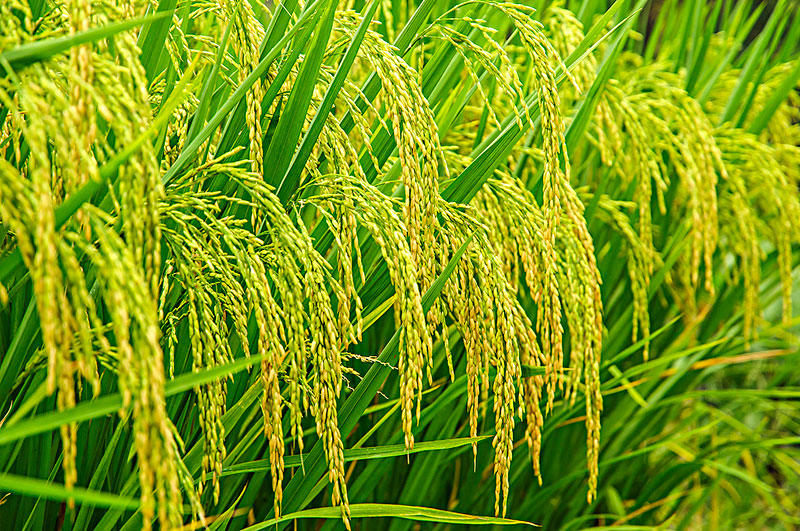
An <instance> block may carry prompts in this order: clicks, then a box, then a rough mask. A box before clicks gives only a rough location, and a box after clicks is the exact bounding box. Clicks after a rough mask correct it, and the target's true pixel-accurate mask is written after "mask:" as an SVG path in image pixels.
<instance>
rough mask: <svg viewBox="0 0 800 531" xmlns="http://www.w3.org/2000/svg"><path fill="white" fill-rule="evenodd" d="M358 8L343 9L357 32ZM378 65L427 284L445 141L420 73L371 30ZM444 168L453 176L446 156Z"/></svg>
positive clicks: (344, 20)
mask: <svg viewBox="0 0 800 531" xmlns="http://www.w3.org/2000/svg"><path fill="white" fill-rule="evenodd" d="M359 19H360V16H359V15H357V14H356V13H353V12H349V11H348V12H342V13H339V14H338V18H337V21H338V23H339V24H340V25H341V27H342V30H343V31H345V32H350V33H353V32H355V30H356V28H357V24H358V23H359V22H360V20H359ZM359 53H360V55H361V56H362V57H363V58H364V59H365V60H366V61H367V62H368V63H369V64H370V65H371V66H372V67H373V68H374V69H375V72H376V74H377V75H378V78H379V79H380V80H381V83H382V84H383V95H384V102H385V104H386V115H387V116H388V118H389V120H388V121H389V122H390V123H391V124H392V128H393V133H394V137H395V140H396V143H397V148H398V152H399V159H400V165H401V167H402V181H403V186H404V188H405V196H406V201H405V210H404V214H405V225H406V230H407V238H408V241H409V246H410V249H411V255H412V256H413V257H414V261H415V265H416V267H417V270H418V275H419V279H420V284H421V287H422V288H423V289H427V287H428V286H429V285H430V284H431V283H432V282H433V280H434V270H435V264H434V262H435V256H434V255H435V241H434V228H433V226H434V220H435V217H436V205H437V201H436V198H437V197H438V195H439V183H438V173H439V162H440V158H441V157H440V153H441V151H442V150H441V146H440V144H439V137H438V133H437V130H438V128H437V125H436V120H435V118H434V116H433V112H432V111H431V109H430V106H429V104H428V101H427V99H426V98H425V96H424V95H423V94H422V88H421V86H420V82H419V76H418V74H417V72H416V71H415V70H414V69H413V68H412V67H411V66H410V65H409V64H408V63H406V62H405V61H404V60H403V59H402V58H401V57H400V56H399V55H398V54H397V50H396V48H394V46H392V45H390V44H389V43H387V42H386V41H384V40H383V39H382V38H381V37H380V35H378V34H377V33H376V32H374V31H372V30H368V31H367V34H366V36H365V38H364V42H363V44H362V46H361V49H360V50H359ZM441 162H442V165H443V173H444V174H445V176H448V175H449V172H448V170H447V165H446V164H445V163H444V160H442V161H441Z"/></svg>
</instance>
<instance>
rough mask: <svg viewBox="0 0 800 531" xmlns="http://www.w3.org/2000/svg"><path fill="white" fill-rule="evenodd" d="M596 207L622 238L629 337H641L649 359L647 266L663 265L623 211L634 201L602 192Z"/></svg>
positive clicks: (599, 216) (605, 221)
mask: <svg viewBox="0 0 800 531" xmlns="http://www.w3.org/2000/svg"><path fill="white" fill-rule="evenodd" d="M597 204H598V207H599V208H598V210H597V211H596V215H597V216H598V218H599V219H601V220H602V221H603V222H604V223H606V224H607V225H608V226H609V227H611V228H612V229H614V230H615V231H616V232H617V233H618V234H619V235H620V236H621V237H622V239H623V240H624V241H625V243H626V245H627V248H626V255H627V266H628V278H629V279H630V282H631V294H632V295H633V321H632V327H631V328H632V331H631V340H632V341H636V340H638V339H639V337H640V336H641V337H642V338H643V339H644V340H645V341H644V346H643V347H642V357H643V358H644V360H645V361H647V359H648V358H649V352H650V342H649V341H648V340H647V338H648V337H649V336H650V313H649V301H648V297H649V295H648V290H649V287H650V276H651V267H652V264H653V263H654V262H655V263H656V264H657V265H658V266H659V267H661V266H663V263H662V261H661V258H660V256H659V255H658V254H657V253H654V251H652V249H651V248H650V247H649V246H648V245H647V244H646V243H644V242H643V241H642V240H641V238H640V237H639V235H638V234H637V233H636V231H635V230H634V228H633V227H632V226H631V224H630V220H629V219H628V216H627V214H626V213H625V211H626V210H627V209H632V208H634V207H635V206H636V205H635V203H630V204H629V203H625V202H623V201H614V200H612V199H611V198H609V197H608V196H606V195H603V196H601V197H600V199H599V200H598V202H597Z"/></svg>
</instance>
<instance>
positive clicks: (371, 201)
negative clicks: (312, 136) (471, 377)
mask: <svg viewBox="0 0 800 531" xmlns="http://www.w3.org/2000/svg"><path fill="white" fill-rule="evenodd" d="M320 182H321V183H323V184H324V186H323V187H321V188H323V189H324V190H325V192H323V193H322V194H319V195H317V196H314V197H310V198H308V200H309V201H311V202H312V203H313V204H315V205H317V206H318V207H319V208H320V211H321V213H322V214H323V216H324V217H325V219H326V220H328V223H329V225H330V224H335V223H336V220H335V219H334V213H335V212H336V211H337V209H341V210H340V211H343V212H344V213H345V214H346V215H348V216H349V215H352V216H353V217H354V219H355V220H356V221H357V222H358V224H359V225H360V226H361V227H363V228H364V229H366V231H367V232H368V233H369V235H370V236H371V237H372V238H373V239H374V241H375V243H376V244H377V245H378V247H379V248H380V250H381V254H382V257H383V259H384V262H385V263H386V265H387V268H388V270H389V277H390V279H391V282H392V285H393V286H394V288H395V293H396V299H395V304H394V314H395V321H396V323H397V326H398V328H399V329H400V330H401V336H400V361H399V371H400V396H401V399H400V400H401V405H402V413H401V415H402V424H403V433H404V435H405V442H406V446H407V447H408V448H411V447H412V446H413V444H414V436H413V433H412V424H413V411H414V408H415V403H416V411H417V417H418V416H419V407H420V400H421V394H422V384H423V369H424V365H423V363H424V360H426V359H429V358H430V351H431V349H432V344H431V337H430V335H429V333H428V330H427V328H426V324H425V315H424V313H423V309H422V298H421V295H420V289H419V286H418V285H417V282H416V278H417V274H416V269H415V267H414V260H413V257H412V256H411V251H410V249H409V245H408V242H407V241H406V239H405V236H404V235H405V226H404V223H403V220H402V219H400V217H399V216H398V215H397V212H396V211H395V205H394V201H393V200H391V199H390V198H389V197H387V196H385V195H383V194H382V193H381V192H380V191H379V190H378V189H377V188H376V187H374V186H373V185H371V184H369V183H367V182H366V180H364V179H363V178H359V177H358V176H349V175H347V174H340V175H333V174H332V175H326V176H324V177H320ZM368 266H369V265H368ZM401 327H402V328H401Z"/></svg>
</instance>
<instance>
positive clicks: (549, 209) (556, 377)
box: [498, 3, 570, 411]
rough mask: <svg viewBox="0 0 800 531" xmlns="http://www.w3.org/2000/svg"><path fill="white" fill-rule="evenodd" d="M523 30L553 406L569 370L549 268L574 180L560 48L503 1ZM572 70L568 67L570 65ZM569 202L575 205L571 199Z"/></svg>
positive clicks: (544, 327)
mask: <svg viewBox="0 0 800 531" xmlns="http://www.w3.org/2000/svg"><path fill="white" fill-rule="evenodd" d="M498 8H499V9H501V10H502V11H503V12H504V13H505V14H506V16H508V17H509V19H510V20H511V21H512V22H513V23H514V26H515V28H516V29H517V31H519V35H520V38H521V40H522V43H523V45H524V46H525V49H526V50H527V52H528V55H529V57H530V58H531V61H532V62H533V73H534V76H532V77H533V78H534V83H535V89H536V92H537V97H538V102H539V108H540V109H541V116H542V120H541V123H542V135H543V140H544V173H543V175H542V189H543V205H542V212H543V215H544V220H545V224H544V227H543V234H544V236H543V238H544V245H545V262H544V269H545V279H546V280H545V289H544V293H545V295H544V296H545V298H546V302H545V304H544V315H543V317H544V318H543V319H542V321H541V324H539V323H537V325H538V326H539V331H540V334H541V336H542V341H543V345H544V354H545V356H547V357H548V358H549V359H550V360H551V361H550V362H549V363H548V364H547V375H546V376H545V380H546V381H547V386H548V400H547V409H548V411H549V410H550V409H551V408H552V407H553V403H554V397H555V389H556V386H557V385H559V386H561V384H559V383H558V382H559V381H561V380H560V377H561V375H562V374H563V367H564V363H563V357H564V356H563V347H562V335H563V330H562V327H561V322H560V319H559V315H560V312H559V310H558V304H559V303H558V290H559V288H558V285H556V284H554V283H553V280H552V279H553V276H554V275H553V274H552V272H551V271H549V270H550V269H551V268H556V267H557V264H556V262H557V257H556V251H555V245H556V232H557V230H558V223H559V220H560V218H561V211H562V208H563V206H564V201H563V198H562V195H563V193H564V189H565V188H568V187H569V186H570V185H569V180H568V179H569V163H568V161H567V157H566V151H565V150H563V149H562V148H563V146H564V123H563V121H562V119H561V112H560V105H561V103H560V98H559V95H558V90H557V84H556V80H555V73H554V68H553V65H554V63H555V62H556V61H559V59H558V54H557V53H556V52H555V50H554V49H553V46H552V45H551V44H550V43H549V42H548V40H547V38H546V37H545V35H544V31H543V27H542V25H541V24H540V23H539V22H537V21H535V20H533V18H531V15H530V10H529V9H528V8H524V7H522V6H519V5H516V4H510V3H502V4H499V5H498ZM564 71H566V68H564ZM562 156H563V158H564V161H565V165H566V168H567V174H566V182H564V177H562V175H563V174H562V172H561V169H560V168H561V162H560V160H561V157H562ZM567 206H569V205H567Z"/></svg>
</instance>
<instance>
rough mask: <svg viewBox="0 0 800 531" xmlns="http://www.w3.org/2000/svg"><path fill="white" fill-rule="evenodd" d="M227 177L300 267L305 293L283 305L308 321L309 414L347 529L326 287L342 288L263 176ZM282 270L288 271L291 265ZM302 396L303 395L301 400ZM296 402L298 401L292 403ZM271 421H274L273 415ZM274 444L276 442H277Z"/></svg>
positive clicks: (336, 363) (295, 379) (337, 379)
mask: <svg viewBox="0 0 800 531" xmlns="http://www.w3.org/2000/svg"><path fill="white" fill-rule="evenodd" d="M231 176H232V178H233V179H234V180H236V181H237V182H238V183H239V184H240V185H241V186H242V187H243V189H244V190H245V191H246V192H247V193H248V194H249V195H250V196H251V199H252V201H253V204H254V205H255V206H256V208H257V209H258V210H259V212H258V215H259V216H260V217H261V219H263V220H264V222H265V224H264V225H265V227H267V229H266V232H265V235H264V236H266V237H269V238H271V240H272V242H273V244H274V245H275V246H276V247H277V249H278V250H279V251H280V253H281V254H285V255H286V256H287V257H291V260H296V261H297V263H298V264H300V265H301V266H302V270H303V271H304V278H303V282H302V284H303V286H304V293H303V296H302V299H301V298H299V297H292V299H287V300H294V302H295V304H296V306H295V307H293V308H292V307H290V308H287V309H286V311H288V312H289V313H291V314H294V317H293V318H292V319H293V320H294V322H296V319H297V318H298V317H299V316H300V315H306V317H307V319H308V321H307V323H306V325H307V329H308V335H309V336H310V337H309V339H310V344H311V348H310V352H309V356H308V357H309V359H310V361H311V367H310V372H311V382H312V385H311V390H310V392H311V397H310V400H308V403H309V406H310V409H311V413H312V414H313V415H314V417H315V420H316V428H317V434H318V435H319V437H320V439H321V440H322V443H323V449H324V452H325V457H326V460H327V462H328V479H329V481H330V483H331V485H332V487H333V489H332V491H333V492H332V500H331V501H332V502H333V504H334V505H339V506H340V507H341V511H342V519H343V520H344V523H345V525H346V526H347V527H348V528H349V525H350V524H349V520H350V516H349V515H350V506H349V503H348V500H347V486H346V484H345V473H344V446H343V442H342V436H341V434H340V432H339V423H338V418H337V410H336V400H337V398H338V396H339V393H340V392H341V387H342V356H341V348H340V344H341V343H340V338H339V335H338V321H337V319H336V316H335V315H334V311H333V308H332V306H331V298H330V295H329V293H328V288H329V287H331V288H332V291H333V294H334V295H335V296H336V297H337V298H338V297H344V296H345V294H344V290H343V289H342V287H341V286H340V285H339V283H338V282H336V280H335V279H334V278H333V277H332V276H331V275H330V272H329V271H328V269H329V267H330V266H329V265H328V263H327V261H326V260H325V259H324V258H323V257H322V256H321V255H320V254H319V253H318V252H317V250H316V249H315V248H314V244H313V242H312V240H311V238H310V236H309V235H308V233H307V232H306V231H305V227H304V225H303V224H302V221H301V220H298V222H297V223H296V224H295V223H294V222H292V220H291V218H290V217H289V216H288V215H287V214H286V211H285V210H284V207H283V205H282V204H281V202H280V200H279V199H278V198H277V196H275V195H274V194H273V193H272V192H271V191H270V190H269V189H268V187H267V186H266V185H265V184H264V182H263V180H261V179H260V178H258V177H257V176H256V175H255V174H253V173H235V174H232V175H231ZM283 270H284V271H289V270H290V269H283ZM304 301H307V302H308V312H307V314H304V313H303V310H302V308H303V304H304ZM284 302H286V301H284ZM276 311H277V308H276ZM298 333H299V334H302V332H300V331H298V330H295V331H294V332H293V334H295V335H296V334H298ZM300 337H302V336H300ZM295 340H297V338H295ZM300 352H305V349H302V350H300ZM295 354H296V353H295ZM291 365H292V366H293V367H292V368H291V369H290V370H291V371H295V370H300V369H302V370H303V371H304V370H305V361H302V362H300V363H298V361H297V360H293V361H292V362H291ZM295 365H300V367H294V366H295ZM275 366H276V367H277V366H278V364H277V363H276V365H275ZM270 370H272V368H271V367H269V366H267V373H268V374H267V377H266V380H267V383H268V384H269V382H270V378H271V376H270V374H269V371H270ZM304 378H305V376H304V375H302V374H292V373H291V372H290V375H289V381H290V386H301V385H303V381H304ZM273 390H274V388H273ZM300 393H301V392H300V391H299V390H297V389H295V388H292V389H291V390H290V395H291V396H299V395H300ZM272 396H273V398H271V399H269V398H268V405H270V404H269V402H270V401H271V407H273V408H274V407H275V403H276V402H275V401H276V400H277V397H276V396H275V395H272ZM305 400H306V399H305V398H303V401H304V402H305ZM296 406H297V404H295V405H294V406H293V407H296ZM268 413H269V412H268ZM291 418H292V423H297V425H296V426H295V427H293V428H292V429H293V430H297V432H298V433H300V427H299V420H300V419H299V412H298V411H296V410H293V411H292V413H291ZM272 420H273V421H274V420H277V419H276V417H274V416H273V417H272ZM273 430H275V431H273V432H272V436H273V437H276V438H277V437H278V436H279V435H278V434H279V433H280V437H282V431H278V430H279V428H278V427H277V426H275V427H274V428H273ZM275 443H276V444H277V440H276V441H275ZM276 456H277V454H276ZM273 481H275V477H273Z"/></svg>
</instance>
